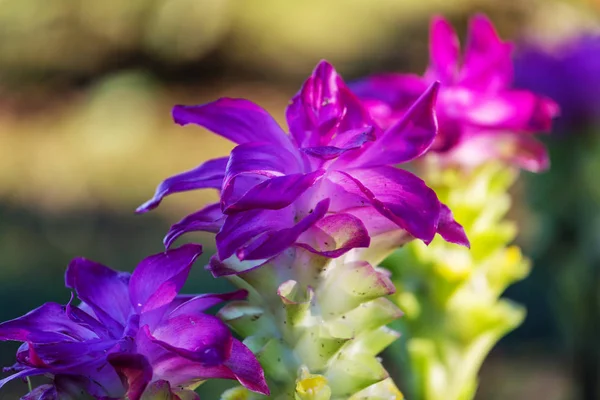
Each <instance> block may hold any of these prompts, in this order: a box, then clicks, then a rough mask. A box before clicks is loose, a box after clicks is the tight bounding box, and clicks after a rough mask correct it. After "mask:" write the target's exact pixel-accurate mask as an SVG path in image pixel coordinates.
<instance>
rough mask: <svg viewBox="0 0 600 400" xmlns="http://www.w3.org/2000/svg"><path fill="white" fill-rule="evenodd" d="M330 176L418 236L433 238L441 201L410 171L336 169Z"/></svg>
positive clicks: (392, 168)
mask: <svg viewBox="0 0 600 400" xmlns="http://www.w3.org/2000/svg"><path fill="white" fill-rule="evenodd" d="M330 179H332V180H334V181H335V183H337V184H338V185H340V186H342V187H343V188H344V189H345V190H346V191H347V192H348V193H350V194H354V195H359V196H362V197H363V198H364V199H365V200H366V201H368V202H370V203H371V204H372V206H373V207H375V209H377V211H379V212H380V213H381V214H382V215H384V216H385V217H386V218H388V219H390V220H391V221H393V222H395V223H396V224H397V225H398V226H400V227H401V228H402V229H404V230H406V231H407V232H408V233H410V234H411V235H412V236H414V237H415V238H417V239H421V240H423V241H424V242H425V243H429V242H431V240H433V237H434V236H435V233H436V229H437V223H438V219H439V214H440V202H439V200H438V198H437V196H436V194H435V192H434V191H433V190H431V189H430V188H429V187H427V185H426V184H425V182H423V181H422V180H421V179H419V178H417V177H416V176H415V175H413V174H411V173H410V172H407V171H404V170H402V169H398V168H394V167H390V166H384V167H377V168H369V169H354V170H351V171H349V172H342V171H337V172H336V173H335V174H331V178H330Z"/></svg>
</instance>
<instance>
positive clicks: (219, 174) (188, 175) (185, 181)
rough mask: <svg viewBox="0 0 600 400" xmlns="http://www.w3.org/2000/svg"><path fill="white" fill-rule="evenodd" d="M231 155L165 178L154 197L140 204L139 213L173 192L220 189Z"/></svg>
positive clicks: (150, 208)
mask: <svg viewBox="0 0 600 400" xmlns="http://www.w3.org/2000/svg"><path fill="white" fill-rule="evenodd" d="M228 160H229V157H222V158H215V159H214V160H208V161H207V162H205V163H203V164H201V165H199V166H198V167H196V168H194V169H192V170H190V171H186V172H182V173H181V174H177V175H174V176H172V177H170V178H167V179H165V180H164V181H163V182H162V183H161V184H160V185H158V187H157V188H156V192H155V193H154V197H152V198H151V199H150V200H148V201H147V202H145V203H144V204H142V205H141V206H139V207H138V208H137V210H136V212H137V213H145V212H148V211H150V210H152V209H154V208H156V207H158V205H159V204H160V202H161V201H162V199H163V198H165V197H166V196H168V195H171V194H173V193H179V192H186V191H190V190H196V189H206V188H215V189H220V188H221V185H222V183H223V178H224V176H225V168H226V166H227V161H228Z"/></svg>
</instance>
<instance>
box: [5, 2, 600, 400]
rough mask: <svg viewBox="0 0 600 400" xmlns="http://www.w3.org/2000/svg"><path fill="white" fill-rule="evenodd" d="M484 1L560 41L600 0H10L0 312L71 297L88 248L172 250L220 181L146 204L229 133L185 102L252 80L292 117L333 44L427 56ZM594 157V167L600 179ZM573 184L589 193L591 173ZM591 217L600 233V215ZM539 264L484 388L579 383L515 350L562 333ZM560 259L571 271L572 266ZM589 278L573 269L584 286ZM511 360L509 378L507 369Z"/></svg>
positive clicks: (351, 70) (338, 59)
mask: <svg viewBox="0 0 600 400" xmlns="http://www.w3.org/2000/svg"><path fill="white" fill-rule="evenodd" d="M475 11H484V12H487V13H488V14H489V15H490V17H491V18H492V20H493V21H494V22H495V23H496V24H497V25H498V30H499V31H500V32H501V34H502V35H503V36H505V37H507V38H516V37H519V36H521V35H523V34H527V35H533V36H536V37H540V38H542V39H543V40H547V41H551V40H554V38H556V37H561V36H564V35H566V34H570V33H571V32H573V31H575V30H578V29H583V28H585V29H594V27H595V28H597V27H598V23H597V20H598V13H599V12H600V3H599V2H598V1H597V0H572V1H567V0H550V1H545V0H523V1H518V2H502V1H498V0H457V1H454V2H447V1H442V0H372V1H364V0H328V1H318V0H307V1H303V2H292V1H281V0H262V1H261V2H260V3H259V2H256V1H252V0H129V1H120V0H105V1H101V2H97V1H96V2H94V1H89V0H53V1H44V0H0V221H1V224H0V305H1V307H0V317H1V318H0V319H2V320H5V319H9V318H14V317H16V316H19V315H21V314H23V313H25V312H26V311H28V310H30V309H32V308H34V307H36V306H38V305H40V304H41V303H43V302H44V301H50V300H52V301H61V302H64V301H66V300H67V299H68V292H67V291H66V290H65V289H64V287H63V277H62V274H63V273H64V268H65V267H66V265H67V263H68V262H69V260H70V259H72V258H73V257H75V256H86V257H88V258H91V259H94V260H97V261H99V262H103V263H105V264H107V265H110V266H112V267H115V268H121V269H126V270H127V269H129V270H130V269H132V268H133V267H134V266H135V264H136V263H137V262H138V261H139V260H140V259H141V258H143V257H144V256H145V255H147V254H149V253H152V252H156V251H159V250H160V249H161V239H162V235H163V234H164V233H165V232H166V229H167V225H168V223H167V220H168V221H174V220H176V219H177V218H180V217H182V216H183V215H185V214H187V213H188V212H189V211H190V210H193V209H196V208H197V206H198V204H200V203H205V202H206V201H208V200H209V199H214V198H215V194H214V193H210V192H199V193H197V194H195V195H189V196H181V197H179V196H173V198H172V199H171V198H169V199H167V200H166V201H165V205H164V207H161V210H160V211H159V212H157V213H155V214H153V215H149V216H134V215H133V214H132V211H133V209H134V208H135V207H136V206H137V205H138V204H140V203H141V202H142V201H144V200H146V199H147V198H149V197H150V196H151V194H152V191H153V190H154V188H155V185H156V184H157V183H158V182H159V181H160V180H161V179H163V178H164V177H166V176H169V175H170V174H172V173H175V172H178V171H181V170H184V169H188V168H192V167H194V166H196V165H197V164H199V163H200V162H202V161H203V160H205V159H207V158H209V157H214V156H218V155H220V154H225V153H226V152H227V151H228V150H229V149H230V148H231V146H232V145H231V144H230V143H228V142H226V141H225V140H219V139H218V138H216V137H215V136H214V135H208V134H206V132H205V131H203V130H202V129H200V128H197V127H186V128H181V127H178V126H175V125H174V124H172V122H171V119H170V109H171V107H172V105H173V104H176V103H184V104H185V103H201V102H205V101H209V100H212V99H215V98H217V97H220V96H233V97H246V98H249V99H252V100H253V101H255V102H257V103H259V104H261V105H262V106H264V107H265V108H267V109H268V110H270V111H272V112H273V114H274V115H275V116H276V117H277V118H279V119H282V116H283V110H284V107H285V104H286V103H287V100H288V99H289V97H290V95H292V94H293V93H294V91H295V90H297V88H298V86H299V84H300V82H301V81H302V79H303V78H304V77H305V76H306V75H307V73H308V71H309V70H310V69H311V68H312V67H313V65H314V64H315V63H316V61H317V60H319V59H321V58H327V59H329V60H330V61H332V62H333V63H335V64H336V66H337V67H338V68H339V70H340V72H342V74H344V75H345V76H347V77H348V78H353V77H357V76H359V75H360V74H364V73H371V72H376V71H384V70H403V71H414V72H421V71H422V70H423V68H424V66H425V65H426V61H427V41H428V38H427V26H428V23H429V18H430V16H431V14H432V13H444V14H445V15H447V16H448V17H449V18H450V19H451V20H452V21H453V22H455V23H456V24H457V25H459V26H462V27H463V28H462V32H463V33H464V31H465V21H466V20H467V18H468V16H469V15H470V14H471V13H473V12H475ZM558 146H560V145H558ZM565 157H567V158H565V160H567V159H568V157H577V156H576V155H575V154H573V155H571V156H565ZM594 157H596V156H594ZM597 157H598V158H596V160H598V159H600V156H597ZM592 159H593V157H592ZM565 162H566V161H565ZM595 162H596V163H597V161H595ZM594 165H596V164H594V162H590V164H589V168H587V169H586V171H587V172H585V173H586V174H588V175H586V176H590V178H589V179H590V180H589V182H594V181H593V178H591V177H593V173H594V172H593V171H594V169H593V168H594ZM532 179H537V177H536V178H532ZM552 179H554V178H549V180H550V183H549V184H548V185H549V186H548V187H552V186H551V182H552ZM557 179H558V178H557ZM528 184H529V183H528ZM587 185H588V186H590V187H595V188H596V189H595V190H597V188H598V186H594V185H593V184H591V183H588V184H587ZM570 190H571V191H572V193H573V195H574V196H575V195H576V194H577V193H580V191H579V190H580V188H579V187H578V186H574V187H572V188H571V189H570ZM540 193H541V192H540ZM552 197H554V196H552ZM535 211H538V208H537V205H536V206H535ZM543 212H546V211H543V209H542V208H539V212H538V213H537V214H536V215H535V216H534V217H531V216H530V215H531V214H530V213H526V212H524V211H523V210H520V211H518V213H519V221H521V224H522V225H524V226H523V228H530V227H529V226H528V223H529V222H532V221H533V222H532V226H534V227H535V226H538V225H539V226H542V225H540V224H541V223H540V224H537V225H536V223H535V221H538V222H539V221H540V219H539V215H538V214H540V213H543ZM548 212H554V211H552V210H549V211H548ZM590 229H592V228H590ZM592 231H593V232H596V235H597V232H598V231H600V228H596V230H592ZM526 232H529V235H528V236H526V237H525V239H527V240H526V241H525V243H526V244H530V245H531V246H528V247H527V248H530V249H532V251H533V250H534V249H535V248H536V247H535V246H536V243H537V241H538V240H546V241H547V242H544V243H546V245H547V246H550V248H551V247H552V244H551V243H553V242H552V241H553V240H563V239H556V237H554V238H550V239H549V238H548V235H546V234H544V229H539V230H536V229H529V230H526ZM538 234H539V235H538ZM591 237H595V236H588V239H589V240H591ZM538 238H542V239H538ZM199 239H200V240H201V241H203V242H204V243H208V244H209V245H208V246H207V248H206V253H207V255H209V254H210V253H211V252H212V249H211V247H210V243H211V240H209V238H208V237H206V236H199ZM549 243H550V244H549ZM565 243H566V242H565ZM586 243H587V242H586ZM596 243H597V242H596ZM540 246H541V245H540ZM592 247H593V246H592ZM537 248H538V249H540V248H541V247H537ZM567 249H569V248H567ZM540 251H541V250H540ZM565 251H570V250H565ZM539 254H541V253H535V260H537V259H538V255H539ZM540 260H541V259H540ZM541 268H544V265H543V264H541V263H540V265H539V266H538V265H536V267H535V268H534V269H533V278H534V279H532V280H526V281H525V284H524V285H525V286H522V287H521V289H519V287H517V288H516V290H515V291H512V292H511V293H513V295H514V296H517V297H519V300H520V301H521V302H524V303H525V304H526V305H527V306H528V307H529V308H530V310H531V312H530V316H529V318H528V320H527V323H526V331H525V332H526V334H525V335H524V334H523V333H521V336H519V334H516V335H513V340H512V342H511V343H512V347H510V346H508V347H506V348H505V349H506V350H505V351H507V352H508V353H506V354H505V356H504V357H495V358H492V360H491V361H490V362H491V363H492V364H490V367H489V369H488V368H487V367H485V366H484V375H483V379H482V389H481V393H483V395H482V399H486V400H493V399H496V398H513V399H519V398H522V399H534V398H536V396H539V397H537V398H544V399H549V398H552V399H554V398H555V397H551V396H550V395H549V394H548V393H547V392H544V391H543V390H535V387H536V386H535V385H536V382H543V381H544V380H548V379H552V381H553V382H555V385H556V386H551V385H546V387H547V388H549V387H552V390H553V395H556V394H557V393H559V394H560V393H567V392H566V391H565V390H564V388H565V386H568V385H569V383H568V380H566V379H562V380H560V379H555V378H556V377H557V376H561V374H563V375H562V376H564V366H562V365H561V364H560V363H557V364H554V365H555V368H554V369H552V370H551V371H550V372H548V368H545V367H546V366H547V365H546V363H544V362H537V363H536V362H534V359H535V357H539V355H540V353H545V354H546V356H549V355H551V354H554V353H555V352H556V351H557V347H552V345H551V344H542V345H540V347H539V349H538V350H536V352H534V353H533V356H532V358H529V359H527V360H522V359H520V358H515V357H514V353H512V352H511V350H510V349H511V348H520V347H518V346H527V345H528V344H529V343H531V341H533V340H539V339H540V338H547V337H548V336H549V335H552V332H553V330H552V329H553V327H552V325H551V324H550V322H551V320H550V319H540V318H539V317H538V316H540V315H548V310H547V309H546V308H544V304H545V303H544V301H543V300H540V299H547V298H548V297H549V296H550V293H549V292H548V291H547V285H546V284H545V283H546V282H547V281H548V277H547V276H544V275H543V274H541V275H540V273H538V272H536V271H537V270H538V269H540V270H541ZM563 270H564V272H562V273H563V274H567V275H568V274H569V272H568V271H570V270H571V269H565V268H563ZM542 271H543V270H542ZM584 278H585V274H584V277H583V278H582V277H577V276H576V275H573V276H571V277H569V278H564V279H565V282H566V281H569V282H574V283H573V284H574V285H576V283H577V282H579V281H578V279H579V280H582V279H584ZM216 282H221V281H215V280H214V279H212V278H211V277H210V276H208V274H206V273H205V272H204V271H203V270H202V263H199V264H198V265H197V266H196V269H195V272H194V276H193V278H192V280H191V283H190V285H189V287H188V288H186V289H187V291H188V292H192V291H204V290H206V291H208V290H210V291H215V290H224V287H222V286H218V285H219V283H216ZM528 285H529V286H528ZM532 288H533V290H532ZM586 310H587V308H585V307H583V308H580V309H579V310H578V312H579V313H581V314H582V315H586V312H587V311H586ZM530 321H531V322H530ZM521 332H524V331H521ZM525 339H527V340H528V341H523V340H525ZM519 340H521V341H519ZM544 343H546V342H544ZM14 350H15V346H12V345H8V344H2V345H1V346H0V363H1V364H2V365H9V364H10V363H11V362H12V359H13V357H14ZM494 363H496V364H494ZM486 365H487V364H486ZM506 365H509V366H515V365H516V366H521V368H512V367H510V368H508V367H507V368H503V367H502V366H506ZM525 366H526V367H525ZM561 368H563V369H561ZM486 370H487V371H490V372H488V373H485V371H486ZM515 370H518V371H519V374H518V376H515V375H516V374H515V372H514V371H515ZM497 371H501V372H500V374H501V375H502V376H503V377H504V376H505V377H506V379H505V380H500V381H499V380H497V379H493V377H495V375H496V373H497ZM525 377H531V379H526V378H525ZM220 385H221V386H220ZM223 385H225V386H227V383H226V384H222V383H219V382H209V383H207V384H206V385H203V386H202V387H201V389H200V390H201V393H202V394H203V396H204V397H203V398H208V399H213V398H216V397H217V395H216V394H215V393H219V392H220V391H221V389H222V388H223ZM561 385H562V386H561ZM492 387H493V388H494V389H490V388H492ZM14 388H17V392H18V393H21V392H23V391H24V390H25V385H24V384H22V383H20V382H15V383H14V384H13V385H11V386H10V387H8V388H6V389H3V390H2V391H1V392H0V399H7V400H8V399H10V400H13V399H15V398H16V395H15V392H12V391H11V390H12V389H14ZM511 388H512V389H511ZM511 390H512V391H511ZM558 398H559V397H556V399H558ZM563 398H564V397H563Z"/></svg>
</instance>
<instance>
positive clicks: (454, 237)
mask: <svg viewBox="0 0 600 400" xmlns="http://www.w3.org/2000/svg"><path fill="white" fill-rule="evenodd" d="M437 91H438V84H437V83H434V84H432V85H430V86H429V87H423V90H422V93H420V95H421V96H420V97H418V96H417V97H418V98H415V100H416V101H415V103H414V104H413V105H412V106H411V107H410V109H409V110H408V111H407V112H406V114H405V115H404V117H403V118H401V119H400V120H398V121H397V122H396V123H395V124H392V125H390V126H389V127H387V128H386V129H385V130H381V129H379V128H378V127H376V126H375V124H374V122H373V121H372V119H371V117H370V116H369V113H368V111H367V110H366V109H365V108H364V107H363V106H362V104H361V103H360V101H359V100H358V99H357V98H356V97H355V95H354V94H352V93H351V92H350V90H349V89H348V87H347V86H346V84H345V83H344V82H343V80H342V79H341V77H340V76H339V75H338V74H337V73H336V71H335V70H334V68H333V67H332V66H331V65H330V64H328V63H327V62H325V61H323V62H321V63H319V64H318V65H317V67H316V68H315V70H314V72H313V74H312V75H311V76H310V77H309V78H308V79H307V81H306V82H305V83H304V85H303V86H302V88H301V90H300V91H299V92H298V94H297V95H296V96H294V98H293V99H292V100H291V102H290V105H289V106H288V108H287V110H286V118H287V122H288V125H289V129H290V135H287V134H286V133H285V132H284V131H283V129H281V128H280V127H279V126H278V124H277V123H276V122H275V120H274V119H273V118H272V117H271V116H270V115H269V114H268V113H267V112H266V111H265V110H263V109H262V108H260V107H259V106H257V105H256V104H254V103H252V102H250V101H247V100H243V99H230V98H224V99H220V100H217V101H215V102H213V103H208V104H205V105H200V106H176V107H175V108H174V110H173V117H174V119H175V122H177V123H178V124H181V125H186V124H196V125H200V126H203V127H205V128H207V129H209V130H211V131H213V132H215V133H216V134H218V135H221V136H223V137H225V138H227V139H229V140H231V141H233V142H235V143H236V144H237V146H236V147H235V148H234V149H233V150H232V152H231V154H230V155H229V156H228V157H222V158H218V159H214V160H210V161H207V162H206V163H204V164H202V165H200V166H199V167H197V168H195V169H193V170H190V171H187V172H184V173H182V174H179V175H176V176H173V177H170V178H168V179H166V180H165V181H164V182H162V183H161V184H160V185H159V186H158V188H157V190H156V193H155V195H154V197H153V198H152V199H151V200H149V201H148V202H146V203H145V204H144V205H142V206H141V207H140V208H138V212H146V211H149V210H151V209H153V208H155V207H157V206H158V205H159V203H160V202H161V201H162V199H163V198H164V197H165V196H168V195H170V194H173V193H177V192H183V191H188V190H195V189H203V188H214V189H218V190H220V191H221V200H220V203H218V204H212V205H209V206H207V207H206V208H204V209H202V210H200V211H198V212H196V213H194V214H191V215H189V216H188V217H186V218H184V219H183V220H182V221H181V222H179V223H177V224H175V225H173V227H172V228H171V230H170V232H169V233H168V234H167V236H166V238H165V244H166V246H167V247H169V246H170V245H171V244H172V243H173V242H174V241H175V240H176V239H177V238H178V237H179V236H181V235H183V234H185V233H187V232H190V231H197V230H203V231H210V232H214V233H217V236H216V243H217V251H218V254H217V257H216V258H214V259H213V262H212V263H211V266H212V267H211V268H212V272H213V274H215V275H228V274H235V273H239V272H243V271H247V270H250V269H252V268H255V267H257V266H260V265H262V264H264V263H266V262H268V261H269V260H273V259H274V258H276V257H278V256H281V257H285V256H286V255H284V254H283V253H284V252H286V250H288V249H290V248H295V249H298V248H303V249H305V250H307V251H309V252H311V253H313V254H315V255H318V256H325V257H339V256H341V255H343V254H345V253H347V252H349V251H350V250H352V249H357V248H367V247H369V245H370V244H371V249H370V250H371V251H373V249H375V248H376V247H377V246H374V243H372V239H373V242H378V243H379V242H384V241H387V242H393V246H392V245H390V244H389V243H386V246H387V248H386V251H387V250H388V248H390V249H391V248H392V247H396V246H398V245H401V244H402V243H404V242H406V241H408V240H409V239H411V238H413V237H414V238H417V239H420V240H422V241H424V242H425V243H429V242H431V240H432V239H433V237H434V236H435V234H436V233H439V234H440V235H441V236H442V237H444V239H446V240H448V241H450V242H453V243H460V244H463V245H468V241H467V239H466V237H465V235H464V232H463V230H462V227H461V226H460V225H459V224H458V223H456V222H455V221H454V219H453V218H452V214H451V212H450V210H449V209H448V208H447V207H446V206H444V205H443V204H441V203H440V202H439V200H438V199H437V196H436V194H435V193H434V192H433V191H432V190H431V189H430V188H428V187H427V186H426V185H425V183H424V182H423V181H422V180H421V179H419V178H417V177H416V176H415V175H413V174H412V173H410V172H407V171H405V170H402V169H398V168H395V167H394V165H396V164H401V163H405V162H408V161H410V160H413V159H414V158H416V157H419V156H420V155H422V154H423V153H424V152H426V151H427V149H428V148H429V147H430V145H431V144H432V143H433V140H434V138H435V135H436V130H437V129H436V128H437V126H436V120H435V115H434V112H433V107H434V103H435V99H436V95H437ZM382 238H385V239H384V240H382ZM359 258H360V257H359ZM362 259H363V260H364V259H365V258H364V257H363V258H362Z"/></svg>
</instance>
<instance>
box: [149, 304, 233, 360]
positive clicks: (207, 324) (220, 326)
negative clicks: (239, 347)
mask: <svg viewBox="0 0 600 400" xmlns="http://www.w3.org/2000/svg"><path fill="white" fill-rule="evenodd" d="M142 329H148V327H147V326H145V327H144V328H142ZM147 334H148V335H149V337H150V338H151V339H152V341H154V342H155V343H157V344H158V345H160V346H162V347H164V348H165V349H167V350H170V351H173V352H175V353H177V354H179V355H180V356H181V357H185V358H187V359H189V360H192V361H197V362H200V363H202V364H203V365H205V366H207V367H213V366H217V365H220V364H223V362H225V360H227V359H228V358H229V355H230V353H231V341H232V336H231V332H230V331H229V328H228V327H227V326H226V325H225V324H224V323H223V322H222V321H221V320H220V319H219V318H217V317H215V316H212V315H206V314H202V313H198V312H195V313H194V314H180V315H175V316H172V317H171V316H170V317H169V318H168V319H167V320H164V321H163V322H162V323H161V324H159V325H158V326H157V327H156V328H155V329H154V330H153V331H152V332H150V331H149V330H148V332H147Z"/></svg>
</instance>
